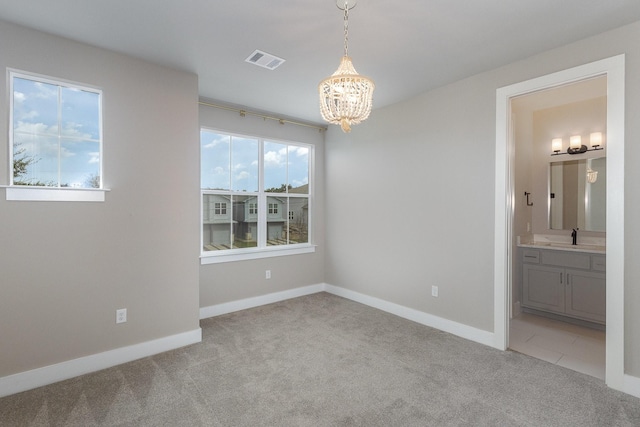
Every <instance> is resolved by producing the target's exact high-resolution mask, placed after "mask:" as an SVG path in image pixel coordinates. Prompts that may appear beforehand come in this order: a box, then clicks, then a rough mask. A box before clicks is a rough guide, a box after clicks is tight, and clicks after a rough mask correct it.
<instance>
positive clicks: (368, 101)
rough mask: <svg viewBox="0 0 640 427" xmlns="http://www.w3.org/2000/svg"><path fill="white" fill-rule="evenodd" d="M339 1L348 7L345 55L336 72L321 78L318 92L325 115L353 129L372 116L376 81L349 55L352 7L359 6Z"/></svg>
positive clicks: (345, 24)
mask: <svg viewBox="0 0 640 427" xmlns="http://www.w3.org/2000/svg"><path fill="white" fill-rule="evenodd" d="M342 1H344V6H342V5H341V2H342ZM336 5H337V6H338V9H340V10H343V11H344V56H343V57H342V60H341V61H340V66H339V67H338V69H337V70H336V72H335V73H333V74H332V75H331V76H330V77H327V78H326V79H324V80H322V81H321V82H320V84H319V85H318V92H319V94H320V113H321V114H322V118H323V119H324V120H326V121H327V122H329V123H332V124H335V125H340V127H341V128H342V131H343V132H345V133H346V132H349V131H351V125H356V124H358V123H360V122H362V121H363V120H366V119H367V117H369V114H370V113H371V106H372V102H373V90H374V89H375V87H376V85H375V84H374V83H373V80H371V79H370V78H368V77H365V76H361V75H360V74H358V72H357V71H356V69H355V68H354V67H353V63H352V62H351V58H350V57H349V46H348V41H349V10H350V9H353V8H354V7H355V6H356V2H355V0H351V3H349V0H337V1H336Z"/></svg>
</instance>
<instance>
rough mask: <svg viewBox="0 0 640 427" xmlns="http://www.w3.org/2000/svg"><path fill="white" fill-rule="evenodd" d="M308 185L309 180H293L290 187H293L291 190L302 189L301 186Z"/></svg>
mask: <svg viewBox="0 0 640 427" xmlns="http://www.w3.org/2000/svg"><path fill="white" fill-rule="evenodd" d="M308 183H309V178H305V179H303V180H302V181H300V180H299V179H294V180H292V181H291V185H292V186H293V188H297V187H302V186H303V185H305V184H308Z"/></svg>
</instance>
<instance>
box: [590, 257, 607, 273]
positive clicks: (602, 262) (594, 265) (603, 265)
mask: <svg viewBox="0 0 640 427" xmlns="http://www.w3.org/2000/svg"><path fill="white" fill-rule="evenodd" d="M591 269H592V270H594V271H607V257H606V256H604V255H591Z"/></svg>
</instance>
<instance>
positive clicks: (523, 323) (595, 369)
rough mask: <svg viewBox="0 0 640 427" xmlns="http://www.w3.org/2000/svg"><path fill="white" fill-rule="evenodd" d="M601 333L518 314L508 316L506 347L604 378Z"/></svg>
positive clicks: (544, 318) (534, 316) (603, 350)
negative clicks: (507, 342) (507, 344)
mask: <svg viewBox="0 0 640 427" xmlns="http://www.w3.org/2000/svg"><path fill="white" fill-rule="evenodd" d="M605 336H606V335H605V332H604V331H598V330H595V329H591V328H586V327H583V326H578V325H573V324H571V323H565V322H561V321H558V320H553V319H548V318H546V317H541V316H536V315H533V314H529V313H522V314H520V315H519V316H517V317H514V318H513V319H511V323H510V331H509V348H511V349H512V350H514V351H517V352H519V353H523V354H527V355H529V356H532V357H536V358H538V359H542V360H545V361H547V362H550V363H554V364H556V365H560V366H564V367H565V368H568V369H572V370H574V371H578V372H582V373H583V374H587V375H591V376H593V377H596V378H600V379H602V380H604V373H605Z"/></svg>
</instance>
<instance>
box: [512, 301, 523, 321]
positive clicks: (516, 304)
mask: <svg viewBox="0 0 640 427" xmlns="http://www.w3.org/2000/svg"><path fill="white" fill-rule="evenodd" d="M511 310H512V311H511V318H512V319H513V318H514V317H517V316H520V314H522V307H521V306H520V301H516V302H514V303H513V308H512V309H511Z"/></svg>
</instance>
